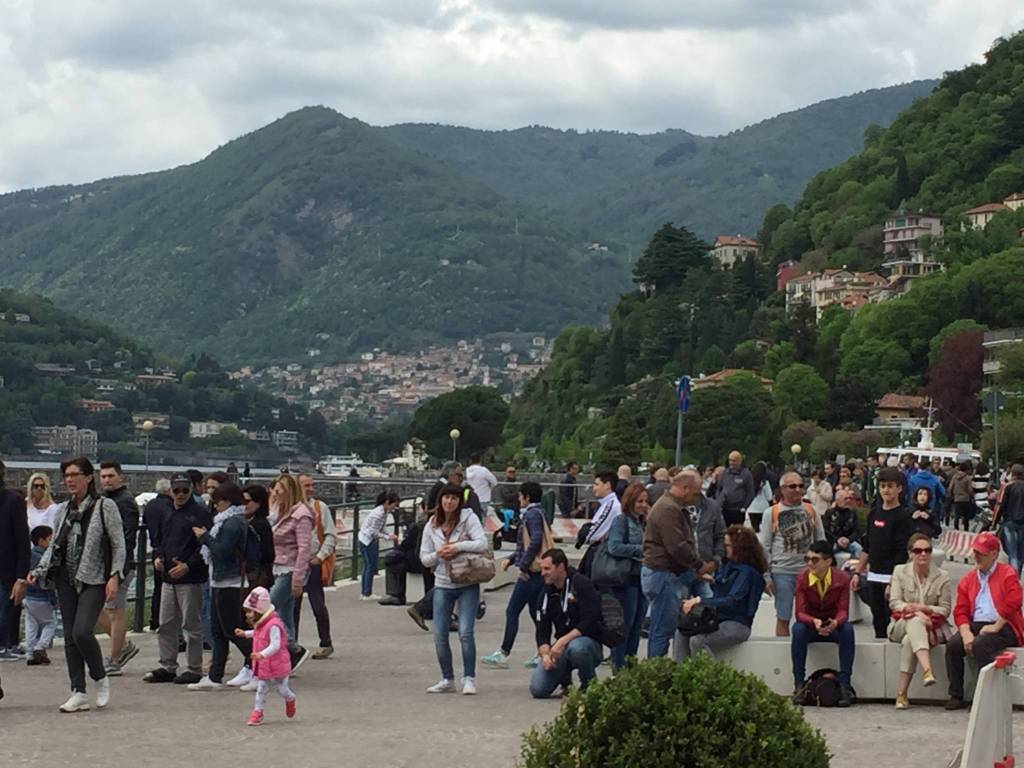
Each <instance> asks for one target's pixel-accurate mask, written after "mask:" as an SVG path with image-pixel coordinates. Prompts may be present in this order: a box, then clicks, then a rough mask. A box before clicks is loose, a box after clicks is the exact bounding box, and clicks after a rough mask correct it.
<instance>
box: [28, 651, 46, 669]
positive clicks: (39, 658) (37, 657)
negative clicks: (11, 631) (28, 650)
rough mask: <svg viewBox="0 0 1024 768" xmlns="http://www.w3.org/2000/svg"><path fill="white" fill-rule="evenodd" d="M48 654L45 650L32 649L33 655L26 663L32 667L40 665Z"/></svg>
mask: <svg viewBox="0 0 1024 768" xmlns="http://www.w3.org/2000/svg"><path fill="white" fill-rule="evenodd" d="M45 655H46V654H45V653H44V652H43V651H32V656H31V657H30V658H29V660H28V661H26V662H25V663H26V664H27V665H28V666H30V667H38V666H39V665H40V664H42V663H44V662H43V656H45Z"/></svg>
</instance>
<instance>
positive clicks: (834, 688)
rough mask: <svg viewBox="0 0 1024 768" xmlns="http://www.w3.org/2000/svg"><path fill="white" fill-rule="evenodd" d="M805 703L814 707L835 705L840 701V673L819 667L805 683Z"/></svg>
mask: <svg viewBox="0 0 1024 768" xmlns="http://www.w3.org/2000/svg"><path fill="white" fill-rule="evenodd" d="M803 693H804V704H806V705H808V706H813V707H834V706H836V705H837V704H838V703H839V695H840V690H839V673H838V672H836V671H835V670H834V669H819V670H817V671H816V672H814V673H813V674H811V676H810V677H809V678H807V682H806V683H804V687H803Z"/></svg>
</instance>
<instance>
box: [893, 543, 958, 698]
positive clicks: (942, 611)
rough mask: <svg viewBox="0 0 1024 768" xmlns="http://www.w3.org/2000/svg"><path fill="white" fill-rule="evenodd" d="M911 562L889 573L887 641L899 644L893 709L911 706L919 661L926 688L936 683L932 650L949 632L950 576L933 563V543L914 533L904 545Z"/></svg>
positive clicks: (951, 603)
mask: <svg viewBox="0 0 1024 768" xmlns="http://www.w3.org/2000/svg"><path fill="white" fill-rule="evenodd" d="M907 552H908V553H909V556H910V562H907V563H903V564H902V565H897V566H896V567H895V568H894V569H893V571H892V582H891V584H890V585H889V586H890V593H889V609H890V610H891V611H892V621H891V622H890V624H889V639H890V640H892V641H893V642H894V643H900V682H899V685H898V686H897V688H896V709H906V708H907V707H909V706H910V700H909V698H908V697H907V690H908V689H909V688H910V680H911V679H912V678H913V676H914V667H915V662H920V664H921V670H922V673H921V675H922V677H921V680H922V682H923V683H924V685H925V686H930V685H934V684H935V675H934V674H933V673H932V660H931V649H932V648H934V647H935V646H936V645H939V644H940V643H944V642H946V640H947V638H948V637H949V635H950V634H951V632H952V629H951V627H950V626H949V623H948V620H949V613H950V611H951V610H952V607H953V596H952V590H951V587H950V581H949V574H948V573H946V572H945V571H944V570H942V569H941V568H939V567H938V566H937V565H935V564H934V563H933V562H932V540H931V537H930V536H928V534H926V533H915V534H914V535H913V536H911V537H910V541H909V542H908V543H907Z"/></svg>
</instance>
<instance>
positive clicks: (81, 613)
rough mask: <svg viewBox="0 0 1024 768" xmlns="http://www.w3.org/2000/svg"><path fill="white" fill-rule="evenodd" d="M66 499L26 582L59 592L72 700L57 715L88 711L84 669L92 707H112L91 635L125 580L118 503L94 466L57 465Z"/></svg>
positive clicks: (100, 655) (81, 461) (83, 461)
mask: <svg viewBox="0 0 1024 768" xmlns="http://www.w3.org/2000/svg"><path fill="white" fill-rule="evenodd" d="M60 470H61V474H63V476H64V484H65V485H66V486H67V489H68V493H69V494H70V498H69V499H68V500H67V501H66V502H64V503H63V504H61V505H60V507H59V508H58V509H57V514H56V516H55V519H54V528H55V532H54V535H53V539H52V540H51V541H50V546H49V547H47V549H46V552H45V553H44V554H43V557H42V559H41V560H40V561H39V565H38V566H37V567H36V569H35V570H34V571H32V573H31V574H29V578H28V581H29V583H31V584H35V583H42V585H43V586H44V587H46V588H55V589H56V590H57V600H58V602H59V604H60V612H61V616H62V617H63V619H64V627H65V633H66V634H65V638H64V657H65V659H66V660H67V665H68V677H69V678H70V679H71V698H69V699H68V700H67V701H66V702H64V703H63V704H62V705H61V706H60V711H61V712H82V711H85V710H87V709H89V697H88V696H87V695H86V683H85V668H86V666H88V667H89V677H91V678H92V679H93V681H94V682H95V683H96V706H97V708H100V709H102V708H103V707H105V706H107V704H109V703H110V680H109V679H108V678H107V672H106V669H105V668H104V664H103V653H102V652H101V651H100V644H99V643H98V642H97V641H96V637H95V635H94V634H93V631H94V630H95V627H96V622H97V620H98V619H99V616H100V611H102V610H103V605H104V603H106V602H107V601H109V600H113V599H114V597H115V596H116V595H117V590H118V587H119V586H120V584H121V579H123V578H124V563H125V547H124V529H123V528H122V526H121V513H120V512H118V509H117V504H115V503H114V502H113V501H112V500H110V499H107V498H104V497H103V496H102V494H100V493H98V492H97V491H96V484H95V478H94V477H93V473H94V470H93V466H92V463H91V462H90V461H89V460H88V459H87V458H85V457H80V458H76V459H69V460H68V461H63V462H61V465H60Z"/></svg>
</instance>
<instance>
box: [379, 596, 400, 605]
mask: <svg viewBox="0 0 1024 768" xmlns="http://www.w3.org/2000/svg"><path fill="white" fill-rule="evenodd" d="M377 605H405V600H403V599H402V598H400V597H395V596H394V595H385V596H384V597H382V598H381V599H380V600H378V601H377Z"/></svg>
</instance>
